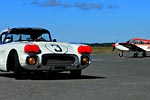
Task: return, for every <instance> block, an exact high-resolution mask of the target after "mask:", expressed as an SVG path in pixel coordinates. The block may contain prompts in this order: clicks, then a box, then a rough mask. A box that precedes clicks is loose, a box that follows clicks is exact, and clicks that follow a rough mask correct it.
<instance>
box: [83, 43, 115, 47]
mask: <svg viewBox="0 0 150 100" xmlns="http://www.w3.org/2000/svg"><path fill="white" fill-rule="evenodd" d="M83 44H87V45H90V46H92V47H96V46H99V47H111V46H112V44H113V43H83Z"/></svg>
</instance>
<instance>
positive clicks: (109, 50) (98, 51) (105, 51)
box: [92, 46, 113, 54]
mask: <svg viewBox="0 0 150 100" xmlns="http://www.w3.org/2000/svg"><path fill="white" fill-rule="evenodd" d="M112 50H113V47H98V46H97V47H92V54H109V53H113V51H112Z"/></svg>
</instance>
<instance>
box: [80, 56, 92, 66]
mask: <svg viewBox="0 0 150 100" xmlns="http://www.w3.org/2000/svg"><path fill="white" fill-rule="evenodd" d="M89 61H90V60H89V57H88V56H81V65H86V64H89Z"/></svg>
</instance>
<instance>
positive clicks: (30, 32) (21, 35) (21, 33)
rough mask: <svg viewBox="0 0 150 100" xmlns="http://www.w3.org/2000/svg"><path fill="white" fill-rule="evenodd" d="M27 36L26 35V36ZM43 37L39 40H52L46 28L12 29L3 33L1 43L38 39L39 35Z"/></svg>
mask: <svg viewBox="0 0 150 100" xmlns="http://www.w3.org/2000/svg"><path fill="white" fill-rule="evenodd" d="M25 36H26V37H25ZM39 36H40V37H41V39H40V40H38V41H45V42H51V41H52V38H51V35H50V32H49V31H48V30H45V29H12V30H9V31H7V32H3V33H2V34H1V37H0V40H1V43H8V41H6V40H9V42H17V41H37V40H36V38H37V37H39Z"/></svg>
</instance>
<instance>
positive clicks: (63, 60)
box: [42, 54, 77, 66]
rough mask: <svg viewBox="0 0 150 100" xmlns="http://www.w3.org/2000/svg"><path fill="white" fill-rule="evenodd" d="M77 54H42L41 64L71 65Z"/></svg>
mask: <svg viewBox="0 0 150 100" xmlns="http://www.w3.org/2000/svg"><path fill="white" fill-rule="evenodd" d="M76 58H77V56H76V55H73V54H44V55H42V64H43V65H46V66H71V65H72V64H74V63H75V60H76Z"/></svg>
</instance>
